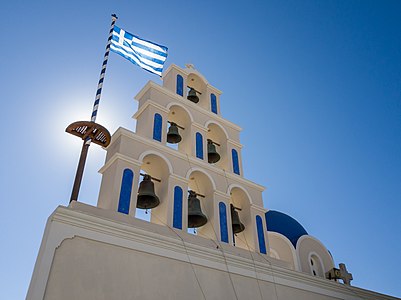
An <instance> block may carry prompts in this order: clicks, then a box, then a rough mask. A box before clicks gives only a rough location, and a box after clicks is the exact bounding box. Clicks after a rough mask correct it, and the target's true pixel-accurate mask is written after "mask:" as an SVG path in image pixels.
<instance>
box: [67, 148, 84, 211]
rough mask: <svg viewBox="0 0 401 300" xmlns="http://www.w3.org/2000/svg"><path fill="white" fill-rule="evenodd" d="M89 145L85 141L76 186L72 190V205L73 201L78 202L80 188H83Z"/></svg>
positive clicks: (76, 176)
mask: <svg viewBox="0 0 401 300" xmlns="http://www.w3.org/2000/svg"><path fill="white" fill-rule="evenodd" d="M88 149H89V144H88V143H86V142H85V141H84V144H83V145H82V149H81V155H80V157H79V162H78V168H77V173H76V174H75V180H74V186H73V188H72V193H71V198H70V203H71V201H72V200H78V194H79V188H80V187H81V182H82V176H83V174H84V169H85V162H86V156H87V155H88Z"/></svg>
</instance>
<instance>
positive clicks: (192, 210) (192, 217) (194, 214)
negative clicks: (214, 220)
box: [188, 191, 207, 228]
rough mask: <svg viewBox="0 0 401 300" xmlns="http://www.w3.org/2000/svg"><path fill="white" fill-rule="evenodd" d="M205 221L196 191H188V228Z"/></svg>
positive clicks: (195, 226)
mask: <svg viewBox="0 0 401 300" xmlns="http://www.w3.org/2000/svg"><path fill="white" fill-rule="evenodd" d="M206 223H207V217H206V216H205V215H204V214H203V213H202V209H201V205H200V200H199V199H198V198H196V192H194V191H189V196H188V228H197V227H201V226H203V225H205V224H206Z"/></svg>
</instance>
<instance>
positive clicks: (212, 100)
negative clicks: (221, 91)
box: [210, 94, 217, 114]
mask: <svg viewBox="0 0 401 300" xmlns="http://www.w3.org/2000/svg"><path fill="white" fill-rule="evenodd" d="M210 108H211V110H212V112H214V113H215V114H217V98H216V95H215V94H210Z"/></svg>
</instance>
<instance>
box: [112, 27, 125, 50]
mask: <svg viewBox="0 0 401 300" xmlns="http://www.w3.org/2000/svg"><path fill="white" fill-rule="evenodd" d="M114 35H116V36H118V43H119V44H120V45H121V46H122V45H124V35H125V30H123V29H121V28H120V33H114Z"/></svg>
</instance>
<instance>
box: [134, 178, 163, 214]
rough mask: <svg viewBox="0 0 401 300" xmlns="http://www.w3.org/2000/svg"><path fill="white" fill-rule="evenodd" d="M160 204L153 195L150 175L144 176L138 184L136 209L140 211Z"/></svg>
mask: <svg viewBox="0 0 401 300" xmlns="http://www.w3.org/2000/svg"><path fill="white" fill-rule="evenodd" d="M159 204H160V200H159V198H158V197H157V196H156V194H155V184H154V183H153V181H152V177H151V176H150V175H145V176H144V177H143V180H142V182H141V183H140V184H139V189H138V198H137V202H136V207H138V208H142V209H151V208H154V207H156V206H158V205H159Z"/></svg>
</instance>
